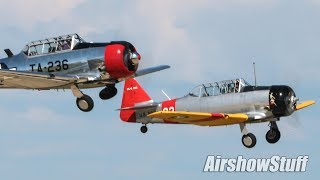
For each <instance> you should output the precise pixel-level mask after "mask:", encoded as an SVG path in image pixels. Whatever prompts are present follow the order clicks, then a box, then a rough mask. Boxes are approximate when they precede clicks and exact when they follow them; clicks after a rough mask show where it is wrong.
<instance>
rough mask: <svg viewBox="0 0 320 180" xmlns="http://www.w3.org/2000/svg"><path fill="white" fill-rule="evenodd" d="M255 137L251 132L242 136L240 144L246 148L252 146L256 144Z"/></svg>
mask: <svg viewBox="0 0 320 180" xmlns="http://www.w3.org/2000/svg"><path fill="white" fill-rule="evenodd" d="M256 143H257V139H256V136H255V135H254V134H252V133H248V134H247V135H243V136H242V144H243V145H244V146H245V147H247V148H252V147H254V146H255V145H256Z"/></svg>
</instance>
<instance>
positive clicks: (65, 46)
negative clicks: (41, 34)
mask: <svg viewBox="0 0 320 180" xmlns="http://www.w3.org/2000/svg"><path fill="white" fill-rule="evenodd" d="M70 45H71V41H70V40H69V42H68V40H66V41H64V40H62V41H61V46H60V48H61V50H67V49H70Z"/></svg>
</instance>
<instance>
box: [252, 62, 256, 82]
mask: <svg viewBox="0 0 320 180" xmlns="http://www.w3.org/2000/svg"><path fill="white" fill-rule="evenodd" d="M253 75H254V86H255V87H257V76H256V63H255V62H253Z"/></svg>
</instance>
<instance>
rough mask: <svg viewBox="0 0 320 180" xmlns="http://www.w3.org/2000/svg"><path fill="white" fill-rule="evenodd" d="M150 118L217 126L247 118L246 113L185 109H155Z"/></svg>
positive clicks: (235, 122) (241, 121)
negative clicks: (204, 111)
mask: <svg viewBox="0 0 320 180" xmlns="http://www.w3.org/2000/svg"><path fill="white" fill-rule="evenodd" d="M148 116H149V117H152V118H158V119H163V120H165V121H169V122H174V123H183V124H195V125H199V126H219V125H230V124H239V123H243V122H245V121H247V120H248V119H249V117H248V115H246V114H223V113H203V112H186V111H157V112H154V113H152V114H149V115H148Z"/></svg>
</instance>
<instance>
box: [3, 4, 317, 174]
mask: <svg viewBox="0 0 320 180" xmlns="http://www.w3.org/2000/svg"><path fill="white" fill-rule="evenodd" d="M0 8H1V10H0V23H1V26H0V49H5V48H10V49H11V50H12V51H13V52H14V53H19V52H20V51H21V50H22V48H23V47H24V45H25V44H26V43H28V42H30V41H33V40H39V39H43V38H47V37H52V36H58V35H63V34H68V33H74V32H76V33H79V35H80V36H82V37H83V38H84V39H85V40H87V41H90V42H91V41H93V42H108V41H113V40H127V41H130V42H132V43H133V44H134V45H135V46H136V48H137V50H138V51H139V52H140V53H141V55H142V60H141V66H140V68H144V67H149V66H154V65H159V64H168V65H170V66H171V69H169V70H165V71H162V72H159V73H156V74H151V75H148V76H145V77H140V78H138V81H140V82H141V84H142V86H144V87H145V89H146V90H147V91H148V92H149V93H150V95H151V96H152V97H153V98H154V100H155V101H161V100H164V99H165V96H164V95H162V93H161V89H163V90H165V91H166V92H167V94H168V95H169V96H171V97H179V96H183V95H185V94H187V93H188V91H189V90H191V89H192V88H193V87H194V86H196V85H198V84H200V83H206V82H214V81H220V80H225V79H232V78H236V77H243V78H245V79H246V80H247V81H248V82H250V83H252V84H253V83H254V82H253V79H254V78H253V75H252V74H253V73H252V62H253V61H255V62H256V68H257V79H258V85H272V84H286V85H289V86H291V87H292V88H293V89H294V90H295V92H296V94H297V96H298V97H299V98H300V100H309V99H314V100H316V101H318V102H319V100H320V99H319V90H320V85H319V83H320V77H319V76H320V73H319V72H318V70H319V67H320V63H319V60H320V21H319V19H320V1H319V0H306V1H298V0H294V1H289V0H283V1H277V0H259V1H258V0H257V1H255V0H223V1H222V0H221V1H219V0H189V1H184V0H162V1H153V0H137V1H129V0H118V1H98V0H91V1H89V0H68V1H65V0H29V1H20V0H0ZM5 56H6V55H5V53H4V52H0V57H5ZM155 80H156V81H155ZM117 87H118V89H119V91H118V93H119V94H118V95H117V96H116V97H115V98H113V99H111V100H109V101H102V100H100V99H99V96H98V93H99V91H100V90H101V89H99V88H98V89H92V90H84V91H85V93H87V94H88V95H90V96H91V97H92V98H93V99H94V100H95V108H94V110H93V111H91V112H89V113H83V112H80V111H79V110H78V109H77V107H76V105H75V98H74V97H73V95H72V93H71V91H69V90H67V91H65V92H63V91H59V92H57V91H40V92H39V91H26V90H1V91H0V98H1V103H0V114H1V118H0V144H1V146H0V179H10V180H18V179H35V180H36V179H39V180H40V179H41V180H42V179H46V180H56V179H78V180H82V179H83V180H85V179H98V180H100V179H137V178H139V179H165V178H167V179H177V178H179V179H182V178H183V179H213V178H219V179H221V178H225V179H235V178H237V179H238V178H239V179H247V178H250V177H252V176H256V177H255V178H259V179H270V178H274V177H281V178H283V179H301V178H307V179H317V178H319V171H318V167H319V166H320V162H319V152H320V151H319V150H320V145H319V140H317V137H318V136H319V126H320V122H319V118H318V114H317V113H318V112H319V105H315V106H312V107H310V108H307V109H304V110H301V111H299V112H297V113H295V114H294V115H293V116H292V117H288V118H282V119H281V121H280V122H279V123H278V126H279V128H280V130H281V135H282V137H281V140H280V141H279V142H278V143H277V144H273V145H271V144H268V143H267V142H266V140H265V133H266V132H267V130H268V126H267V124H257V125H249V130H250V131H251V132H253V133H254V134H255V135H256V137H257V141H258V142H257V145H256V147H255V148H253V149H247V148H245V147H243V145H242V143H241V137H242V135H241V133H240V129H239V127H238V126H236V125H235V126H228V127H197V126H190V125H149V126H148V128H149V131H148V133H147V134H141V133H140V130H139V129H140V126H141V125H140V124H131V123H125V122H122V121H121V120H120V119H119V112H117V111H115V109H117V108H119V107H120V102H121V96H122V88H123V83H120V84H117ZM207 155H221V156H223V157H237V156H238V155H244V156H245V157H246V158H261V157H270V156H272V155H280V156H287V157H297V156H299V155H309V159H310V161H309V163H308V167H307V172H306V173H276V174H272V173H203V172H202V169H203V166H204V163H205V159H206V157H207Z"/></svg>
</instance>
